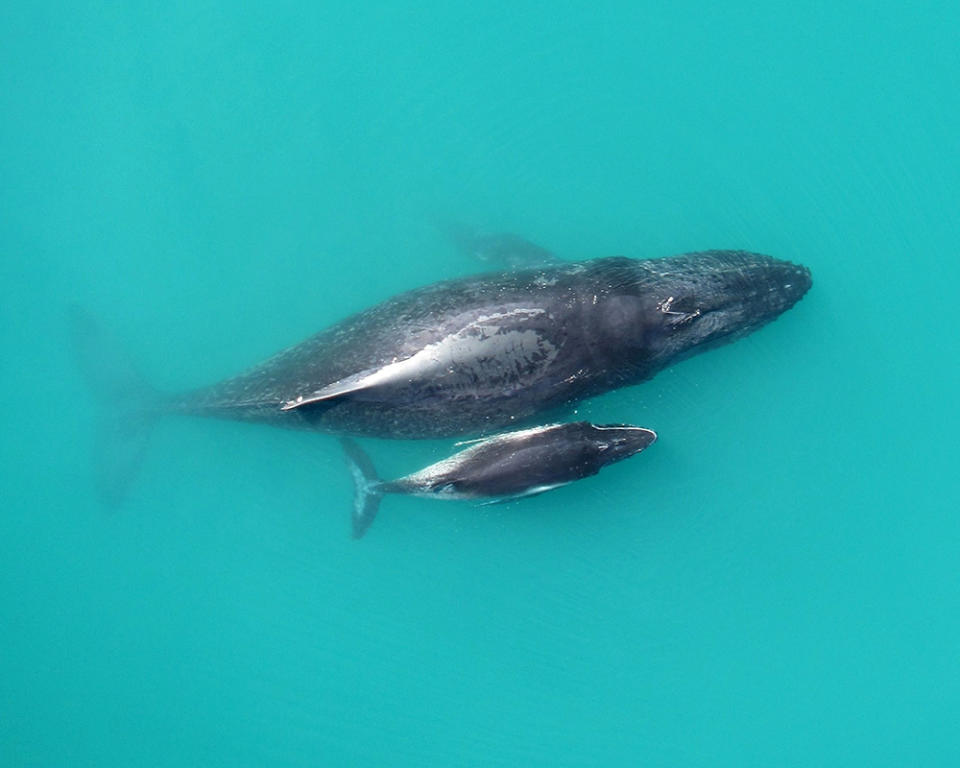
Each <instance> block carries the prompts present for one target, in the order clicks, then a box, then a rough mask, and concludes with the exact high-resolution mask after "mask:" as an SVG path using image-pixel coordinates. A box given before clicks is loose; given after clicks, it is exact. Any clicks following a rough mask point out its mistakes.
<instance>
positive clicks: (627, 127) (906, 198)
mask: <svg viewBox="0 0 960 768" xmlns="http://www.w3.org/2000/svg"><path fill="white" fill-rule="evenodd" d="M958 29H960V5H958V4H957V3H956V2H925V1H923V0H921V1H920V2H913V3H895V2H879V3H877V2H870V3H868V2H835V3H823V2H800V3H792V4H785V3H758V2H749V1H744V0H735V1H734V2H724V3H717V2H697V1H695V0H679V1H678V2H671V3H666V2H664V3H652V2H603V1H602V0H601V1H600V2H553V3H532V2H515V1H513V0H511V1H507V0H493V1H492V2H476V3H467V2H426V3H413V4H411V3H401V2H389V1H388V0H379V1H371V0H358V2H353V3H331V2H319V3H308V2H303V1H302V0H301V2H285V1H283V0H281V1H279V2H257V1H256V0H254V2H250V3H229V2H225V1H224V0H198V1H197V2H172V3H148V2H142V1H136V2H134V1H131V2H124V1H123V0H121V1H120V2H114V3H105V2H92V1H91V2H79V1H78V0H66V1H65V2H61V3H49V4H44V3H34V2H23V3H14V2H6V3H4V4H3V7H2V8H0V39H2V45H0V342H2V358H0V394H2V402H3V414H4V415H3V429H2V434H0V502H2V503H0V766H3V767H4V768H6V767H7V766H10V767H11V768H13V767H14V766H16V767H19V766H44V767H45V766H51V767H52V768H60V767H61V766H67V767H72V766H98V767H100V768H109V767H111V766H123V767H124V768H129V767H130V766H230V767H231V768H232V767H239V766H303V767H304V768H315V767H319V768H327V767H331V768H335V767H337V766H397V767H399V766H522V767H524V768H526V767H528V766H529V767H534V766H544V767H546V766H550V767H552V766H603V767H604V768H610V767H612V766H688V765H689V766H871V767H873V766H954V765H960V494H958V490H960V482H958V478H960V470H958V456H960V449H958V441H957V436H956V430H957V425H958V418H957V417H958V409H957V405H956V402H957V398H958V392H960V375H958V373H960V371H958V352H960V343H958V339H960V334H958V328H960V317H958V314H957V311H956V310H957V306H958V304H960V301H958V295H960V261H958V253H960V216H958V207H957V206H958V199H960V138H958V137H960V98H958V95H957V94H958V82H960V46H958V43H957V40H958ZM438 221H456V222H460V223H461V224H462V225H463V226H465V227H471V228H475V229H476V231H478V232H485V233H501V232H509V233H514V234H517V235H521V236H523V237H525V238H528V239H529V240H531V241H532V242H535V243H538V244H540V245H542V246H543V247H545V248H549V249H550V250H551V251H553V252H555V253H557V254H559V255H560V256H561V257H562V258H565V259H570V260H577V259H587V258H593V257H600V256H610V255H627V256H631V257H637V258H650V257H660V256H669V255H671V254H676V253H683V252H689V251H696V250H705V249H711V248H732V249H746V250H752V251H758V252H761V253H768V254H771V255H773V256H776V257H778V258H782V259H788V260H791V261H795V262H799V263H802V264H805V265H807V266H809V267H810V269H811V270H812V273H813V288H812V290H811V291H810V292H809V294H808V295H807V296H806V297H805V298H804V299H803V301H801V302H800V303H799V304H798V305H797V306H796V307H794V308H793V309H791V310H790V311H789V312H787V313H786V314H784V315H783V316H782V317H781V318H780V319H778V320H777V321H776V322H774V323H773V324H771V325H769V326H767V327H765V328H764V329H762V330H761V331H759V332H757V333H756V334H754V335H752V336H749V337H747V338H745V339H743V340H740V341H738V342H737V343H736V344H733V345H729V346H726V347H723V348H720V349H717V350H714V351H710V352H708V353H706V354H703V355H700V356H697V357H695V358H692V359H690V360H687V361H685V362H682V363H679V364H677V365H676V366H674V367H672V368H670V369H667V370H665V371H663V372H662V373H660V374H659V375H658V376H657V377H656V378H654V379H653V380H651V381H648V382H646V383H643V384H641V385H639V386H636V387H632V388H627V389H621V390H618V391H616V392H612V393H609V394H607V395H604V396H602V397H599V398H596V399H594V400H592V401H589V402H587V403H584V404H583V405H581V406H580V407H579V409H578V412H577V417H578V418H582V419H587V420H591V421H594V422H598V423H609V422H629V423H633V424H639V425H642V426H646V427H650V428H652V429H655V430H657V432H658V433H659V435H660V439H659V440H658V442H657V443H656V444H655V445H653V446H652V447H651V448H650V449H649V450H647V451H646V452H645V453H643V454H642V455H641V456H638V457H635V458H633V459H631V460H630V461H627V462H623V463H621V464H618V465H617V466H615V467H610V468H608V469H606V470H604V471H603V472H602V473H601V474H600V475H599V476H597V477H593V478H589V479H587V480H585V481H583V482H580V483H576V484H574V485H571V486H569V487H566V488H563V489H560V490H557V491H553V492H550V493H547V494H544V495H541V496H538V497H536V498H532V499H529V500H524V501H522V502H517V503H514V504H505V505H495V506H477V505H474V504H471V503H438V502H436V501H432V500H429V499H417V498H402V497H389V498H387V499H385V500H384V502H383V506H382V509H381V511H380V515H379V517H378V519H377V521H376V524H375V525H374V526H373V527H372V528H371V529H370V531H369V532H368V534H367V536H366V537H365V538H364V539H363V540H361V541H354V540H352V539H351V537H350V522H349V517H350V509H351V506H352V495H353V487H352V484H351V478H350V474H349V472H348V470H347V466H346V464H345V462H344V458H343V455H342V452H341V450H340V447H339V445H338V444H337V442H336V440H335V439H333V438H331V437H330V436H326V435H323V434H316V433H309V432H296V431H287V430H281V429H274V428H270V427H264V426H253V425H249V424H243V423H238V422H230V421H218V420H214V419H189V418H185V417H182V418H170V419H165V420H163V421H161V422H160V423H158V424H157V428H156V429H155V430H154V432H153V434H152V435H151V439H150V441H149V444H148V446H147V449H146V454H145V456H144V459H143V463H142V467H141V469H140V471H139V473H138V476H137V477H136V479H135V481H134V482H133V485H132V487H131V490H130V493H129V495H128V497H127V499H126V501H125V502H124V503H123V504H122V505H121V506H120V507H119V508H110V507H107V506H104V505H103V504H102V503H101V502H100V500H99V498H98V495H97V490H96V483H95V475H96V472H95V467H94V463H95V462H94V456H95V452H96V445H97V422H98V406H97V401H96V399H95V397H94V393H92V392H91V391H90V388H89V387H88V386H87V382H86V381H85V380H84V377H83V376H81V374H80V371H79V369H78V366H77V362H76V359H75V355H74V350H73V349H72V345H71V335H70V328H69V323H68V321H67V319H68V316H69V308H70V307H71V306H74V305H77V306H80V307H83V308H84V310H86V311H87V312H89V313H90V314H91V315H92V316H94V317H96V318H98V321H99V322H102V324H103V326H104V327H105V328H108V329H109V330H110V332H111V333H113V334H115V335H116V337H118V338H119V339H121V340H122V342H123V344H124V345H125V346H126V348H127V350H128V351H129V354H130V357H131V359H132V360H133V362H134V364H135V366H136V367H137V368H138V369H139V370H140V371H141V372H142V373H143V375H144V376H145V377H146V378H147V379H148V380H149V381H150V382H151V383H152V384H153V385H155V386H156V387H158V388H159V389H162V390H166V391H177V390H181V389H187V388H191V387H195V386H200V385H203V384H207V383H211V382H214V381H217V380H219V379H222V378H225V377H228V376H230V375H233V374H236V373H238V372H239V371H242V370H243V369H245V368H247V367H248V366H250V365H252V364H255V363H258V362H260V361H261V360H263V359H264V358H266V357H268V356H269V355H271V354H273V353H274V352H276V351H278V350H280V349H282V348H284V347H286V346H289V345H291V344H294V343H296V342H298V341H300V340H301V339H303V338H305V337H307V336H309V335H311V334H312V333H314V332H316V331H319V330H321V329H323V328H324V327H326V326H328V325H330V324H332V323H334V322H336V321H338V320H340V319H342V318H344V317H346V316H347V315H350V314H352V313H354V312H358V311H361V310H363V309H365V308H367V307H370V306H372V305H374V304H376V303H377V302H379V301H382V300H384V299H386V298H388V297H390V296H393V295H395V294H397V293H399V292H402V291H404V290H407V289H411V288H415V287H419V286H423V285H427V284H430V283H432V282H435V281H438V280H443V279H448V278H453V277H458V276H465V275H469V274H472V273H476V272H478V271H481V270H483V269H490V265H488V264H481V263H478V262H477V260H476V259H475V258H474V256H473V255H471V254H469V253H465V252H464V251H462V250H458V249H457V248H455V247H453V246H452V245H451V243H450V241H449V240H448V239H446V238H445V237H444V236H443V234H442V232H441V231H440V230H439V229H438V227H437V222H438ZM363 445H364V447H365V448H366V449H367V450H368V451H369V452H370V454H371V455H372V457H373V460H374V462H375V463H376V465H377V467H378V468H379V469H380V470H381V472H382V473H383V474H384V475H385V476H390V477H395V476H398V475H402V474H405V473H407V472H410V471H413V470H416V469H419V468H421V467H423V466H425V465H426V464H429V463H431V462H433V461H436V460H439V459H442V458H444V457H446V456H448V455H450V454H451V452H453V450H454V440H453V439H450V440H431V441H408V442H401V441H387V440H372V439H368V440H364V441H363Z"/></svg>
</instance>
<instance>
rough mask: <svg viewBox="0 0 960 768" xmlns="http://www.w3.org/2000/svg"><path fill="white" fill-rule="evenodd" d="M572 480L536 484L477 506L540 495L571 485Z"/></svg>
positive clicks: (482, 502) (504, 502)
mask: <svg viewBox="0 0 960 768" xmlns="http://www.w3.org/2000/svg"><path fill="white" fill-rule="evenodd" d="M569 484H570V481H569V480H568V481H567V482H565V483H552V484H550V485H535V486H534V487H533V488H527V490H525V491H521V492H520V493H514V494H512V495H511V496H501V497H500V498H498V499H490V501H481V502H480V504H478V505H477V506H480V507H487V506H489V505H491V504H506V503H507V502H508V501H517V500H518V499H526V498H529V497H530V496H539V495H540V494H541V493H546V492H547V491H552V490H553V489H554V488H562V487H563V486H565V485H569Z"/></svg>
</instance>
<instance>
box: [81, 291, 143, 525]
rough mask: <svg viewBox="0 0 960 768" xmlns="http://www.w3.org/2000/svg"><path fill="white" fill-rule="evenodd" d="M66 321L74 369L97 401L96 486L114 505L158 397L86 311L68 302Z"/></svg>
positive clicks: (137, 458)
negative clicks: (75, 368)
mask: <svg viewBox="0 0 960 768" xmlns="http://www.w3.org/2000/svg"><path fill="white" fill-rule="evenodd" d="M69 321H70V331H71V334H72V336H73V346H74V351H75V353H76V357H77V363H78V365H79V367H80V372H81V374H82V375H83V377H84V378H85V379H86V380H87V383H88V385H89V386H90V389H91V392H92V393H93V396H94V398H95V399H96V401H97V410H98V414H97V420H98V425H97V436H96V446H95V464H94V471H95V473H96V483H97V492H98V494H99V496H100V498H101V499H102V500H103V502H104V503H105V504H107V505H109V506H113V507H116V506H119V505H120V504H121V502H123V500H124V498H126V495H127V492H128V491H129V489H130V485H131V484H132V482H133V479H134V477H135V476H136V473H137V469H138V468H139V466H140V463H141V461H142V459H143V454H144V452H145V450H146V446H147V438H148V436H149V433H150V428H151V427H152V426H153V422H154V420H155V419H156V416H157V415H158V414H159V412H160V411H161V407H160V402H161V399H160V397H159V395H158V394H157V392H156V390H155V389H153V387H151V386H150V385H149V384H147V382H146V381H145V380H144V379H143V378H142V377H141V376H140V373H139V372H138V371H137V369H136V368H135V367H134V365H133V363H132V361H131V360H130V358H129V357H128V355H127V354H126V350H125V349H124V348H123V346H122V345H121V344H120V343H119V341H118V340H117V339H116V338H114V337H113V335H112V334H110V333H109V332H108V331H107V330H106V329H104V328H103V327H102V326H101V325H100V324H99V323H98V322H97V321H96V320H95V319H94V318H93V316H92V315H90V313H88V312H87V311H86V310H84V309H82V308H80V307H77V306H74V307H71V308H70V317H69Z"/></svg>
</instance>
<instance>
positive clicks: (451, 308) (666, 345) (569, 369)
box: [73, 251, 811, 499]
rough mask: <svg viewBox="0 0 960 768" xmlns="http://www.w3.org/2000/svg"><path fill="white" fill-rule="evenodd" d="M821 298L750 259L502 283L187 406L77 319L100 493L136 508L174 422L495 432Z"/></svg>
mask: <svg viewBox="0 0 960 768" xmlns="http://www.w3.org/2000/svg"><path fill="white" fill-rule="evenodd" d="M810 285H811V277H810V272H809V270H808V269H807V268H806V267H803V266H800V265H797V264H792V263H790V262H787V261H780V260H777V259H774V258H771V257H769V256H764V255H760V254H756V253H749V252H745V251H704V252H699V253H689V254H684V255H680V256H673V257H667V258H660V259H644V260H636V259H629V258H625V257H609V258H601V259H593V260H589V261H581V262H568V263H554V264H549V265H546V266H542V267H536V268H532V269H525V270H512V271H499V272H491V273H487V274H481V275H476V276H471V277H464V278H460V279H454V280H446V281H443V282H439V283H435V284H433V285H429V286H426V287H423V288H419V289H415V290H411V291H408V292H406V293H402V294H400V295H398V296H395V297H393V298H391V299H388V300H386V301H384V302H382V303H381V304H379V305H377V306H374V307H372V308H370V309H367V310H366V311H363V312H360V313H359V314H356V315H354V316H352V317H348V318H347V319H345V320H343V321H341V322H339V323H337V324H335V325H333V326H332V327H330V328H328V329H327V330H324V331H321V332H320V333H318V334H316V335H314V336H312V337H310V338H308V339H306V340H305V341H302V342H301V343H299V344H297V345H295V346H292V347H290V348H288V349H286V350H284V351H282V352H280V353H279V354H276V355H274V356H273V357H271V358H269V359H268V360H266V361H265V362H263V363H261V364H259V365H257V366H255V367H253V368H252V369H250V370H248V371H246V372H245V373H241V374H240V375H238V376H234V377H232V378H228V379H225V380H223V381H221V382H219V383H215V384H213V385H211V386H207V387H204V388H201V389H195V390H191V391H187V392H182V393H177V394H160V393H157V392H155V391H154V390H153V389H152V388H151V387H149V386H148V385H147V384H146V383H145V382H144V381H143V380H142V379H141V378H140V376H139V375H138V374H137V372H136V369H135V368H134V367H133V366H132V365H131V364H130V363H129V361H128V359H127V357H126V356H125V354H124V353H123V352H122V351H121V349H120V347H119V345H118V344H117V343H116V342H115V341H114V340H113V339H112V337H110V336H109V334H107V333H106V332H105V331H104V330H103V329H101V328H100V326H99V325H98V324H97V323H96V322H94V321H93V320H92V319H91V318H90V317H89V316H88V315H86V314H85V313H83V312H82V311H76V312H74V318H73V319H74V322H73V327H74V335H75V341H76V347H77V350H78V353H79V362H80V365H81V368H82V369H83V370H84V371H85V373H86V376H87V378H88V379H90V380H91V383H92V384H93V385H94V388H95V389H96V390H97V392H98V396H99V398H100V399H101V401H102V403H103V406H104V407H103V409H102V410H103V411H104V414H105V415H104V418H103V422H104V429H103V430H102V437H101V440H100V452H101V456H102V460H101V462H100V466H101V470H100V480H99V484H100V486H101V492H102V494H103V495H104V496H105V497H107V498H114V499H119V498H120V497H121V496H122V493H123V490H124V488H125V486H126V483H127V482H128V480H127V479H126V478H128V477H129V475H130V469H131V468H132V467H133V466H134V465H135V464H136V460H137V456H138V455H139V453H140V450H141V449H142V446H143V444H144V441H145V435H146V433H147V431H148V427H149V424H150V423H151V421H152V420H153V419H154V418H155V417H156V416H158V415H160V414H166V413H180V414H193V415H199V416H212V417H221V418H231V419H240V420H245V421H252V422H260V423H267V424H273V425H277V426H284V427H292V428H299V429H311V430H317V431H321V432H328V433H334V434H341V435H354V436H374V437H382V438H440V437H451V436H459V435H466V434H474V435H477V434H491V433H493V432H495V431H497V430H500V429H502V428H504V427H508V426H513V425H519V424H520V423H522V421H523V420H525V419H529V418H530V417H533V416H535V415H536V414H539V413H543V412H546V411H551V410H556V409H564V408H570V407H572V406H573V405H575V404H576V403H578V402H579V401H582V400H584V399H585V398H591V397H595V396H597V395H600V394H602V393H604V392H607V391H609V390H612V389H616V388H619V387H624V386H628V385H632V384H636V383H638V382H641V381H643V380H644V379H648V378H650V377H651V376H653V375H654V374H656V373H657V372H658V371H660V370H662V369H663V368H665V367H666V366H669V365H672V364H673V363H675V362H677V361H679V360H682V359H684V358H686V357H688V356H690V355H692V354H695V353H697V352H700V351H703V350H706V349H710V348H713V347H716V346H717V345H719V344H723V343H726V342H730V341H732V340H734V339H737V338H739V337H741V336H743V335H745V334H747V333H750V332H751V331H754V330H756V329H757V328H760V327H761V326H763V325H765V324H766V323H768V322H770V321H771V320H773V319H774V318H776V317H777V316H779V315H780V314H781V313H782V312H784V311H786V310H787V309H789V308H790V307H791V306H793V305H794V304H795V303H796V302H797V301H798V300H799V299H800V298H801V297H802V296H803V295H804V294H805V293H806V291H807V290H808V289H809V288H810Z"/></svg>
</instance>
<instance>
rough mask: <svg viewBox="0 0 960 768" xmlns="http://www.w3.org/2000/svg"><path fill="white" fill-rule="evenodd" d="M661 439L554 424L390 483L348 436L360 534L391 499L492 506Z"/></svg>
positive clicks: (500, 438)
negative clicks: (393, 496)
mask: <svg viewBox="0 0 960 768" xmlns="http://www.w3.org/2000/svg"><path fill="white" fill-rule="evenodd" d="M656 439H657V435H656V433H655V432H653V431H652V430H649V429H644V428H643V427H636V426H632V425H629V424H610V425H606V426H597V425H596V424H591V423H589V422H586V421H578V422H572V423H568V424H550V425H547V426H540V427H533V428H531V429H525V430H520V431H517V432H507V433H504V434H499V435H494V436H493V437H488V438H484V439H482V440H477V441H472V442H473V444H472V445H471V446H470V447H468V448H465V449H464V450H461V451H460V452H458V453H455V454H454V455H453V456H450V457H449V458H446V459H444V460H443V461H438V462H437V463H436V464H431V465H430V466H429V467H425V468H424V469H421V470H420V471H419V472H414V473H413V474H411V475H407V476H406V477H401V478H400V479H398V480H392V481H388V482H383V481H381V480H380V479H379V478H378V477H377V474H376V471H375V470H374V468H373V463H372V462H371V461H370V459H369V457H368V456H367V455H366V453H364V452H363V450H362V449H361V448H360V447H359V446H358V445H357V444H356V443H354V442H353V441H352V440H350V439H349V438H343V439H342V442H343V447H344V450H345V451H346V454H347V458H348V459H349V461H350V465H351V472H352V473H353V478H354V486H355V497H354V510H353V516H352V521H353V535H354V537H355V538H360V537H361V536H362V535H363V534H364V532H365V531H366V530H367V528H369V527H370V524H371V523H372V522H373V520H374V518H375V517H376V514H377V510H378V508H379V504H380V499H381V497H382V496H383V495H384V494H388V493H397V494H403V495H408V496H422V497H426V498H432V499H492V500H493V501H507V500H510V499H517V498H522V497H526V496H534V495H536V494H540V493H544V492H545V491H549V490H553V489H554V488H559V487H560V486H563V485H567V484H569V483H572V482H575V481H577V480H582V479H583V478H585V477H590V476H591V475H595V474H597V473H598V472H599V471H600V470H601V469H603V468H604V467H605V466H607V465H608V464H613V463H615V462H618V461H623V460H624V459H627V458H630V457H631V456H634V455H636V454H638V453H640V451H642V450H644V449H645V448H647V447H648V446H649V445H651V444H652V443H653V442H654V441H655V440H656ZM487 503H491V502H487Z"/></svg>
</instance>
